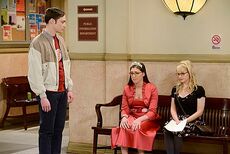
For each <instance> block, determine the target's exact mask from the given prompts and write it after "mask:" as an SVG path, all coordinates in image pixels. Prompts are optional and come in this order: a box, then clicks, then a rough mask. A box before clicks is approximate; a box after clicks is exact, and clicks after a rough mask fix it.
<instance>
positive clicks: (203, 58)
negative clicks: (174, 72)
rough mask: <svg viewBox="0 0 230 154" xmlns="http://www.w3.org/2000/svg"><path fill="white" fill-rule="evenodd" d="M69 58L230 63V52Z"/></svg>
mask: <svg viewBox="0 0 230 154" xmlns="http://www.w3.org/2000/svg"><path fill="white" fill-rule="evenodd" d="M28 50H29V49H28V48H0V54H10V53H12V54H13V53H28ZM69 54H70V58H71V60H88V61H135V60H137V61H150V62H178V61H181V60H185V59H189V60H191V61H192V62H200V63H230V54H123V53H74V52H70V53H69Z"/></svg>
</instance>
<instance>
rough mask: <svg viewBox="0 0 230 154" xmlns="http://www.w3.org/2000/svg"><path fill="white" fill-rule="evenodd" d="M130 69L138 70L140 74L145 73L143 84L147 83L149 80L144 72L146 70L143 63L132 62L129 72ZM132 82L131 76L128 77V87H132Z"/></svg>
mask: <svg viewBox="0 0 230 154" xmlns="http://www.w3.org/2000/svg"><path fill="white" fill-rule="evenodd" d="M132 68H137V69H139V70H140V71H141V72H143V73H145V76H144V77H143V81H144V82H145V83H149V79H148V76H147V72H146V68H145V65H144V64H143V63H139V62H133V63H132V64H131V66H130V68H129V71H131V69H132ZM133 84H134V83H133V81H132V79H131V75H130V76H129V82H128V85H129V86H131V85H133Z"/></svg>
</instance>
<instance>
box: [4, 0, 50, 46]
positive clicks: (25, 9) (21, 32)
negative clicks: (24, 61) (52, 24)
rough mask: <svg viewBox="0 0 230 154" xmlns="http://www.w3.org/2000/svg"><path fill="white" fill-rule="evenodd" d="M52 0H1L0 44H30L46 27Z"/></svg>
mask: <svg viewBox="0 0 230 154" xmlns="http://www.w3.org/2000/svg"><path fill="white" fill-rule="evenodd" d="M47 7H50V0H1V3H0V12H1V22H0V23H1V24H0V25H1V27H0V45H1V46H2V45H4V44H8V45H9V44H10V45H11V44H12V45H13V44H14V45H17V44H20V45H22V44H29V42H30V41H31V40H32V39H33V38H34V37H35V36H37V35H38V34H39V33H41V31H42V29H43V28H44V27H45V23H44V14H45V10H46V8H47Z"/></svg>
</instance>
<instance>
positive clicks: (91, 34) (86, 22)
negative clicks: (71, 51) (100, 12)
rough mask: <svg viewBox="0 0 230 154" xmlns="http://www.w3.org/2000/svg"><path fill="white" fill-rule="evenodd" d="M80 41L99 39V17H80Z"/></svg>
mask: <svg viewBox="0 0 230 154" xmlns="http://www.w3.org/2000/svg"><path fill="white" fill-rule="evenodd" d="M78 41H98V17H78Z"/></svg>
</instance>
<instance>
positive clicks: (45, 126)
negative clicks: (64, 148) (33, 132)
mask: <svg viewBox="0 0 230 154" xmlns="http://www.w3.org/2000/svg"><path fill="white" fill-rule="evenodd" d="M46 95H47V99H48V100H49V102H50V105H51V111H49V112H44V111H42V108H41V106H40V107H39V112H40V129H39V154H60V153H61V143H62V131H63V129H64V126H65V118H66V107H67V92H50V91H47V92H46Z"/></svg>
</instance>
